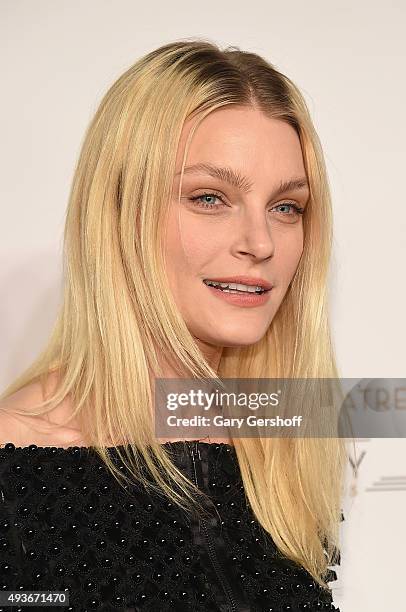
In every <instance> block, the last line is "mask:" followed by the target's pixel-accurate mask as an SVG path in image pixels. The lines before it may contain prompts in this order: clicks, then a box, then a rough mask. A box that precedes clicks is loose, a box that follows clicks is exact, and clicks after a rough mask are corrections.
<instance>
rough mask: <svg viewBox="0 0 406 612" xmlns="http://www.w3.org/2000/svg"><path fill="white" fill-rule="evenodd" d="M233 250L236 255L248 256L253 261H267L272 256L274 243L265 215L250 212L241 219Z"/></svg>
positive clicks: (269, 224)
mask: <svg viewBox="0 0 406 612" xmlns="http://www.w3.org/2000/svg"><path fill="white" fill-rule="evenodd" d="M234 249H235V252H236V254H243V255H246V254H249V255H252V256H253V257H255V259H269V258H270V257H272V256H273V254H274V251H275V243H274V240H273V238H272V229H271V223H270V222H269V218H267V213H263V212H262V213H261V212H259V211H258V212H257V213H253V212H252V211H251V212H250V213H249V214H246V215H244V216H243V217H242V218H241V220H240V227H239V229H238V236H237V238H236V240H235V244H234Z"/></svg>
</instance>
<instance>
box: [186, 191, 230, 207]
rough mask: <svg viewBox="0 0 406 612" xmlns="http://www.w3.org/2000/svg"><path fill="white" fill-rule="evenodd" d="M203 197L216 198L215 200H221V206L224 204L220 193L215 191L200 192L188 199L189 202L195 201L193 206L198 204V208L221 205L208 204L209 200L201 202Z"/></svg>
mask: <svg viewBox="0 0 406 612" xmlns="http://www.w3.org/2000/svg"><path fill="white" fill-rule="evenodd" d="M203 198H216V199H217V200H220V201H221V202H222V205H223V206H225V205H226V204H225V202H224V200H223V199H222V197H221V196H220V195H217V193H202V194H201V195H198V196H194V197H192V198H189V199H190V201H191V202H194V203H195V206H198V207H199V208H206V209H217V208H220V207H221V204H215V205H214V204H210V203H209V202H201V200H202V199H203Z"/></svg>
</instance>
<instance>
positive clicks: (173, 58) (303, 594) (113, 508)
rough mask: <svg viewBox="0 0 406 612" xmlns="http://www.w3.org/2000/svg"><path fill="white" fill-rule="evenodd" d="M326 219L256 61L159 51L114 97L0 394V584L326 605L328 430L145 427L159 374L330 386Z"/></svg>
mask: <svg viewBox="0 0 406 612" xmlns="http://www.w3.org/2000/svg"><path fill="white" fill-rule="evenodd" d="M331 222H332V214H331V202H330V196H329V188H328V180H327V176H326V170H325V165H324V161H323V155H322V150H321V147H320V144H319V140H318V137H317V135H316V133H315V130H314V127H313V125H312V121H311V119H310V116H309V113H308V110H307V107H306V104H305V102H304V99H303V97H302V95H301V94H300V92H299V91H298V89H297V87H296V86H295V85H294V84H293V83H292V81H291V80H290V79H289V78H288V77H286V76H284V75H283V74H281V73H280V72H279V71H278V70H277V69H276V68H275V67H274V66H272V65H271V64H270V63H269V62H268V61H266V60H265V59H263V58H261V57H260V56H258V55H256V54H254V53H248V52H243V51H241V50H239V49H238V48H236V47H228V48H226V49H224V50H221V49H220V48H219V47H218V46H216V45H215V44H213V43H212V42H209V41H206V40H190V39H186V40H178V41H175V42H173V43H171V44H166V45H164V46H162V47H160V48H158V49H156V50H154V51H152V52H150V53H148V54H147V55H145V56H144V57H142V58H141V59H140V60H139V61H137V62H136V63H135V64H134V65H133V66H132V67H131V68H129V69H128V70H127V71H126V72H125V73H124V74H123V75H122V76H121V77H120V78H119V79H118V80H117V81H116V82H115V83H114V84H113V85H112V87H111V88H110V90H109V91H108V92H107V93H106V95H105V96H104V98H103V100H102V102H101V104H100V106H99V108H98V110H97V112H96V115H95V117H94V119H93V120H92V122H91V124H90V126H89V128H88V131H87V134H86V137H85V140H84V143H83V147H82V151H81V154H80V158H79V161H78V165H77V168H76V172H75V176H74V180H73V185H72V190H71V194H70V199H69V206H68V211H67V218H66V228H65V236H64V238H65V240H64V256H65V257H64V263H65V269H64V272H65V274H64V277H65V283H64V299H63V303H62V307H61V310H60V314H59V316H58V319H57V322H56V325H55V328H54V330H53V333H52V336H51V338H50V341H49V343H48V345H47V346H46V348H45V350H44V351H43V352H42V354H41V355H40V356H39V357H38V359H37V360H36V361H35V363H34V364H33V365H32V366H31V367H30V368H29V369H28V370H27V371H26V372H25V373H24V374H23V375H22V376H21V377H20V378H19V379H18V380H16V381H15V382H14V383H13V384H12V385H11V386H9V387H8V388H7V389H6V390H5V391H4V393H3V395H2V398H1V400H2V401H1V411H0V425H1V435H0V442H1V447H0V487H1V490H0V492H1V497H0V502H1V503H0V508H1V513H2V514H1V522H2V525H1V543H2V546H1V570H0V571H1V584H2V585H3V586H2V589H3V591H17V592H18V591H32V592H37V591H46V592H52V593H55V592H62V593H64V594H65V595H66V594H67V593H69V604H68V605H67V607H66V608H65V609H67V610H75V611H77V610H103V611H112V610H122V611H124V610H126V611H127V612H128V611H135V610H147V611H151V612H152V611H154V612H155V611H156V610H160V611H166V610H177V611H185V612H186V611H191V610H192V611H195V610H196V611H198V610H199V611H200V610H201V611H209V610H210V611H213V612H215V611H223V612H224V611H227V612H228V611H230V612H237V611H238V612H242V611H244V612H264V611H268V612H270V611H278V612H286V611H297V612H299V611H304V610H307V611H309V610H311V611H313V610H337V609H338V608H337V607H335V606H334V604H333V598H332V592H331V588H330V585H329V582H331V581H333V580H335V579H336V573H335V572H334V570H332V569H331V568H329V567H328V566H329V565H330V566H331V565H335V564H337V563H339V536H338V534H339V525H340V518H341V496H342V490H343V478H344V477H343V474H344V466H345V460H346V449H345V445H344V442H343V440H340V439H338V438H333V437H326V438H318V439H317V438H303V439H293V438H276V437H273V438H271V437H270V438H242V437H237V436H235V437H234V436H232V435H230V436H227V437H225V438H203V439H201V438H199V439H192V440H191V439H190V437H189V436H188V435H187V431H184V432H182V431H177V432H176V437H175V436H173V437H172V438H165V439H162V438H158V437H157V436H156V435H155V430H154V418H153V417H154V410H153V408H154V382H155V381H156V379H157V378H179V379H180V378H193V379H197V380H199V379H201V380H203V379H204V378H210V379H220V378H250V379H251V378H283V377H285V378H311V377H314V378H329V377H331V378H335V377H337V370H336V365H335V359H334V354H333V348H332V343H331V339H330V331H329V321H328V301H327V291H326V287H327V277H328V268H329V256H330V246H331ZM219 282H221V283H222V284H221V285H219V284H218V283H219ZM253 287H256V289H255V292H254V293H253V292H252V288H253ZM56 600H57V601H59V602H60V601H61V600H60V599H57V598H56V596H55V599H54V600H53V601H56ZM9 601H10V600H9ZM14 601H16V600H14ZM21 601H22V600H21V599H20V602H21ZM59 605H61V604H60V603H59ZM1 609H7V608H6V607H5V606H4V607H3V608H1ZM14 609H23V608H22V606H21V607H20V608H13V610H14ZM57 609H59V608H57Z"/></svg>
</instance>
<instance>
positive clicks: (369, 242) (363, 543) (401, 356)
mask: <svg viewBox="0 0 406 612" xmlns="http://www.w3.org/2000/svg"><path fill="white" fill-rule="evenodd" d="M0 11H1V25H0V27H1V41H2V42H1V54H0V62H1V77H2V90H3V93H2V97H1V105H2V112H1V113H0V120H1V134H2V138H1V169H2V180H1V182H0V190H1V206H2V209H1V211H2V212H1V224H0V346H1V354H0V388H1V389H2V388H3V387H5V386H6V384H7V383H8V382H9V381H11V380H12V378H13V377H14V376H15V375H17V374H18V373H19V372H20V371H21V370H22V369H23V368H24V367H25V366H26V365H28V364H29V363H30V362H31V360H32V359H33V358H34V357H35V356H36V354H37V353H38V351H39V349H40V348H41V347H42V345H43V343H44V342H45V340H46V339H47V337H48V334H49V330H50V328H51V325H52V323H53V321H54V318H55V314H56V310H57V306H58V303H59V300H60V295H61V293H60V291H61V263H62V261H61V247H62V232H63V224H64V215H65V210H66V204H67V198H68V192H69V187H70V183H71V179H72V174H73V168H74V164H75V162H76V159H77V156H78V153H79V149H80V145H81V142H82V139H83V135H84V132H85V129H86V127H87V125H88V122H89V121H90V119H91V117H92V115H93V113H94V112H95V110H96V108H97V106H98V103H99V101H100V99H101V97H102V95H103V94H104V93H105V91H106V89H107V88H108V87H109V86H110V85H111V84H112V83H113V81H114V80H115V79H116V78H117V77H118V76H119V75H120V74H121V73H122V72H123V71H124V70H125V69H127V68H128V67H129V66H130V65H131V64H133V63H134V62H135V61H136V60H137V59H138V58H139V57H140V56H141V55H143V54H145V53H146V52H148V51H150V50H152V49H154V48H156V47H158V46H160V45H162V44H164V43H166V42H169V41H171V40H174V39H177V38H181V37H192V36H197V37H204V38H206V37H207V38H209V39H210V40H212V41H213V42H216V43H219V44H220V45H222V46H226V45H232V44H233V45H238V46H239V47H240V48H241V49H244V50H249V51H254V52H257V53H259V54H261V55H263V56H265V57H266V58H267V59H268V60H269V61H271V62H272V63H273V64H275V65H276V67H277V68H279V69H280V70H281V71H282V72H285V73H286V74H287V75H288V76H290V77H291V78H292V79H293V80H294V81H295V82H296V84H297V85H298V86H299V87H300V88H301V90H302V92H303V93H304V95H305V98H306V100H307V102H308V104H309V107H310V111H311V113H312V116H313V119H314V122H315V125H316V129H317V130H318V133H319V135H320V138H321V141H322V144H323V148H324V152H325V156H326V161H327V167H328V171H329V176H330V183H331V189H332V195H333V204H334V215H335V238H334V257H333V262H332V274H331V308H332V323H333V332H334V338H335V344H336V349H337V355H338V361H339V367H340V373H341V376H343V377H348V378H350V377H354V378H363V377H366V378H375V377H376V378H391V377H404V376H405V374H406V372H405V370H406V368H405V362H406V358H405V338H406V317H405V273H404V267H405V266H404V264H405V261H406V240H405V236H406V198H405V193H404V192H405V188H404V166H405V162H406V159H405V157H406V156H405V140H406V128H405V120H404V112H405V111H404V109H405V108H406V91H405V78H404V76H405V37H404V29H405V25H406V4H405V3H404V2H403V1H402V0H398V1H397V2H396V1H393V0H392V1H391V2H385V3H384V2H383V1H382V2H376V1H372V0H369V1H368V0H358V1H357V2H351V1H349V0H344V1H340V2H335V3H333V2H324V1H322V0H319V1H313V2H312V1H308V2H299V1H296V2H289V3H286V4H284V3H282V2H280V1H278V2H275V1H273V0H264V1H259V0H253V1H252V2H249V3H245V2H242V0H237V1H236V0H234V1H233V2H230V1H228V0H223V1H222V2H218V1H216V2H213V0H205V2H204V3H191V2H183V1H180V0H173V1H172V2H170V3H169V4H166V3H164V2H162V0H158V1H157V0H150V1H149V2H147V3H141V2H136V1H130V0H114V1H113V0H110V1H107V0H87V1H83V0H79V1H78V0H63V1H61V0H60V1H58V2H55V1H51V0H36V1H28V0H9V1H7V0H2V1H1V2H0ZM405 450H406V443H405V440H404V439H393V440H390V439H387V440H382V439H369V440H368V439H367V440H360V441H359V442H358V455H359V458H361V461H360V464H359V466H358V477H357V479H356V484H355V487H353V490H352V493H354V491H355V494H353V495H351V494H350V493H351V492H349V493H348V496H347V498H346V500H345V506H344V510H345V522H344V523H343V527H342V530H343V556H342V565H341V568H339V569H338V572H337V573H338V577H339V580H338V581H337V583H336V584H335V588H334V593H335V602H336V603H337V604H338V605H339V606H340V609H341V612H361V611H362V612H363V611H365V612H382V610H391V611H392V610H393V611H395V610H396V612H397V611H400V610H401V609H404V608H403V607H402V606H403V604H402V603H401V598H402V596H403V581H404V574H405V570H404V562H403V558H404V551H405V544H406V536H405V529H404V518H403V517H404V516H405V514H406V466H405ZM348 467H349V484H351V482H352V477H351V472H352V468H351V465H349V466H348Z"/></svg>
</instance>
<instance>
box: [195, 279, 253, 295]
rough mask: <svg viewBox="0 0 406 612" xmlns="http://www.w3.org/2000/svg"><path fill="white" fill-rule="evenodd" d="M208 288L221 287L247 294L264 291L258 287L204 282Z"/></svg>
mask: <svg viewBox="0 0 406 612" xmlns="http://www.w3.org/2000/svg"><path fill="white" fill-rule="evenodd" d="M203 282H204V283H205V284H206V285H208V286H209V287H221V289H233V290H236V291H245V292H248V293H264V291H265V289H264V288H263V287H260V286H259V285H242V284H240V283H218V282H216V281H211V280H204V281H203Z"/></svg>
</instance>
